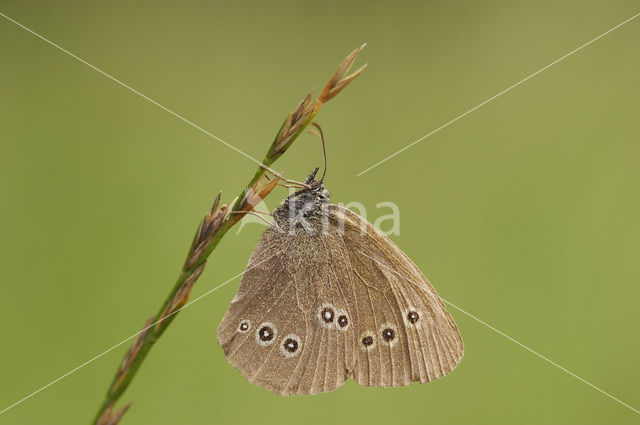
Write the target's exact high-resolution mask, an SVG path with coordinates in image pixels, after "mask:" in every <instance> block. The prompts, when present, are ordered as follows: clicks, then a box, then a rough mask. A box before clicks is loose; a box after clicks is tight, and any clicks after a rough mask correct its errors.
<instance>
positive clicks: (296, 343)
mask: <svg viewBox="0 0 640 425" xmlns="http://www.w3.org/2000/svg"><path fill="white" fill-rule="evenodd" d="M301 351H302V340H301V339H300V337H299V336H298V335H296V334H289V335H285V337H284V338H282V341H281V342H280V352H281V353H282V354H283V355H284V356H285V357H295V356H297V355H298V354H300V352H301Z"/></svg>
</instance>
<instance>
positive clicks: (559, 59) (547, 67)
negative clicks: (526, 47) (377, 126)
mask: <svg viewBox="0 0 640 425" xmlns="http://www.w3.org/2000/svg"><path fill="white" fill-rule="evenodd" d="M638 16H640V13H636V14H635V15H633V16H632V17H630V18H629V19H627V20H626V21H624V22H621V23H620V24H618V25H616V26H615V27H613V28H611V29H610V30H608V31H606V32H604V33H602V34H600V35H599V36H597V37H596V38H594V39H592V40H590V41H588V42H586V43H585V44H583V45H582V46H580V47H578V48H576V49H574V50H572V51H570V52H569V53H567V54H566V55H564V56H562V57H560V58H558V59H556V60H555V61H553V62H551V63H550V64H549V65H547V66H545V67H543V68H540V69H539V70H537V71H536V72H534V73H533V74H531V75H529V76H528V77H525V78H523V79H522V80H520V81H518V82H517V83H515V84H513V85H511V86H509V87H507V88H506V89H504V90H502V91H501V92H500V93H498V94H496V95H495V96H492V97H490V98H489V99H487V100H485V101H484V102H482V103H480V104H479V105H476V106H474V107H473V108H471V109H469V110H468V111H467V112H465V113H463V114H461V115H458V116H457V117H455V118H454V119H452V120H451V121H449V122H447V123H446V124H443V125H441V126H440V127H438V128H436V129H435V130H433V131H432V132H430V133H427V134H425V135H424V136H422V137H421V138H419V139H418V140H416V141H414V142H412V143H409V144H408V145H407V146H405V147H404V148H402V149H400V150H399V151H397V152H395V153H393V154H391V155H389V156H388V157H386V158H385V159H383V160H382V161H379V162H376V163H375V164H373V165H372V166H371V167H369V168H367V169H365V170H363V171H360V172H359V173H358V174H357V177H360V176H361V175H363V174H364V173H366V172H368V171H370V170H372V169H374V168H376V167H377V166H378V165H380V164H382V163H384V162H386V161H388V160H390V159H391V158H393V157H394V156H396V155H398V154H399V153H402V152H404V151H405V150H407V149H409V148H410V147H412V146H413V145H415V144H417V143H420V142H422V141H423V140H424V139H426V138H427V137H430V136H432V135H434V134H436V133H437V132H439V131H440V130H442V129H444V128H446V127H448V126H449V125H451V124H453V123H454V122H456V121H458V120H459V119H460V118H463V117H465V116H467V115H469V114H470V113H472V112H473V111H475V110H476V109H479V108H481V107H483V106H484V105H486V104H487V103H489V102H491V101H492V100H494V99H496V98H498V97H500V96H502V95H503V94H505V93H506V92H508V91H510V90H511V89H513V88H515V87H517V86H519V85H520V84H522V83H524V82H525V81H527V80H529V79H531V78H533V77H535V76H536V75H538V74H540V73H541V72H543V71H546V70H547V69H549V68H551V67H552V66H553V65H555V64H557V63H558V62H560V61H562V60H564V59H566V58H568V57H569V56H571V55H573V54H574V53H577V52H579V51H580V50H582V49H584V48H585V47H587V46H588V45H590V44H592V43H594V42H596V41H598V40H599V39H601V38H602V37H604V36H605V35H607V34H609V33H610V32H612V31H615V30H617V29H618V28H620V27H621V26H623V25H624V24H626V23H628V22H631V21H632V20H634V19H635V18H637V17H638Z"/></svg>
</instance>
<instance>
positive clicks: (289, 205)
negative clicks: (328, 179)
mask: <svg viewBox="0 0 640 425" xmlns="http://www.w3.org/2000/svg"><path fill="white" fill-rule="evenodd" d="M317 172H318V169H317V168H316V169H315V170H314V171H313V172H312V173H311V174H309V176H308V177H307V180H306V181H305V183H306V184H307V185H308V186H309V187H305V188H302V189H300V190H298V191H297V192H295V193H293V194H291V195H289V196H288V197H287V198H286V199H285V200H284V202H282V205H280V206H279V207H278V208H276V209H275V210H274V212H273V216H274V218H275V220H276V223H277V224H278V226H279V227H280V228H282V230H285V231H296V230H297V229H304V230H306V231H307V232H309V233H311V231H312V230H313V229H314V227H315V226H314V223H316V222H318V223H319V222H320V221H321V219H322V217H323V216H325V215H326V205H327V204H328V203H329V192H328V191H327V190H326V189H325V187H324V183H322V181H317V180H316V179H315V178H316V174H317Z"/></svg>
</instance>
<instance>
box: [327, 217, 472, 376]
mask: <svg viewBox="0 0 640 425" xmlns="http://www.w3.org/2000/svg"><path fill="white" fill-rule="evenodd" d="M329 211H330V212H329V214H330V218H331V221H332V222H334V223H336V226H338V225H339V226H342V228H343V235H344V236H343V238H344V241H345V244H346V245H347V246H348V247H349V248H350V249H349V257H350V262H351V268H352V273H353V276H354V285H355V287H356V290H357V293H358V297H357V301H358V307H357V308H358V311H359V314H358V315H359V317H362V319H361V320H360V323H358V339H357V345H358V346H359V350H358V351H359V356H358V362H357V365H356V367H355V373H354V379H355V380H356V381H357V382H358V383H360V384H363V385H372V386H398V385H407V384H408V383H410V382H411V381H419V382H429V381H432V380H434V379H436V378H439V377H442V376H444V375H446V374H447V373H449V372H451V371H452V370H453V369H454V368H455V366H456V365H457V363H458V362H459V361H460V359H461V358H462V355H463V344H462V338H461V337H460V333H459V331H458V328H457V326H456V324H455V322H454V321H453V318H452V317H451V315H450V314H449V312H448V311H447V310H446V308H445V306H444V304H443V302H442V300H441V299H440V297H439V296H438V295H437V294H436V292H435V290H434V289H433V287H432V286H431V284H429V282H428V280H427V279H426V278H425V277H424V275H423V274H422V272H420V270H419V269H418V267H417V266H416V265H415V264H413V262H412V261H411V260H410V259H409V258H408V257H407V256H406V255H405V254H404V253H403V252H402V251H400V249H398V248H397V247H396V246H395V244H393V242H391V241H390V240H389V239H388V238H387V237H386V236H385V235H384V234H382V233H381V232H380V231H379V230H378V229H376V228H375V227H374V226H373V225H371V224H370V223H369V222H367V221H366V220H365V219H363V218H362V217H360V216H359V215H357V214H355V213H353V212H352V211H350V210H348V209H346V208H344V207H341V206H337V205H330V206H329ZM385 326H386V327H385ZM387 328H388V329H387ZM389 330H390V332H391V333H393V335H391V333H390V332H389ZM384 331H387V333H386V337H387V339H389V340H388V341H387V340H386V339H385V335H383V332H384ZM366 336H371V337H372V339H373V341H372V343H371V345H366V344H365V343H366V342H369V340H365V341H363V339H364V338H366Z"/></svg>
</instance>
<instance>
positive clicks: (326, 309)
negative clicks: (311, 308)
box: [318, 303, 336, 328]
mask: <svg viewBox="0 0 640 425" xmlns="http://www.w3.org/2000/svg"><path fill="white" fill-rule="evenodd" d="M335 320H336V309H335V307H334V306H332V305H331V304H328V303H324V304H322V305H321V306H320V307H318V322H319V323H320V325H321V326H324V327H325V328H332V327H333V324H334V322H335Z"/></svg>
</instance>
